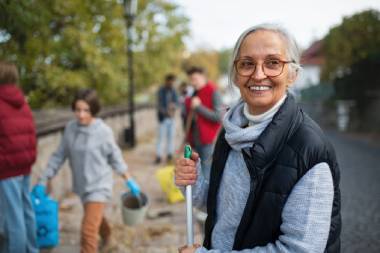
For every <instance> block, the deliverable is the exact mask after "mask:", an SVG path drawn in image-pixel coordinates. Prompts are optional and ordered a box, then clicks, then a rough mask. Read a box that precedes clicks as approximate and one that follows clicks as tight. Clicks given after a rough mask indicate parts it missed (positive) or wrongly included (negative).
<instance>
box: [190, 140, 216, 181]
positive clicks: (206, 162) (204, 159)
mask: <svg viewBox="0 0 380 253" xmlns="http://www.w3.org/2000/svg"><path fill="white" fill-rule="evenodd" d="M194 148H195V151H196V152H198V154H199V158H200V159H201V168H202V173H203V177H204V178H205V179H206V180H207V181H210V170H211V164H212V153H213V152H214V144H206V145H201V144H195V145H194Z"/></svg>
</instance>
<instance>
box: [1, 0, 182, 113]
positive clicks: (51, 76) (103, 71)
mask: <svg viewBox="0 0 380 253" xmlns="http://www.w3.org/2000/svg"><path fill="white" fill-rule="evenodd" d="M36 6H38V8H36ZM178 8H179V6H178V5H176V4H173V3H170V2H169V1H168V0H161V1H154V0H142V1H140V2H139V13H138V15H137V19H136V21H135V27H136V29H135V36H134V38H133V39H134V41H135V43H134V45H133V46H134V49H135V51H136V54H135V66H134V67H135V68H134V70H135V76H136V82H135V84H136V86H137V90H139V89H140V90H141V89H142V88H144V87H146V86H149V85H151V84H152V83H153V82H154V81H155V80H157V79H158V78H160V77H161V76H163V75H164V74H165V72H166V71H169V70H176V69H178V67H177V66H179V65H180V61H181V56H182V52H183V49H184V43H183V38H184V37H185V36H186V35H187V34H188V28H187V25H188V19H187V18H186V17H185V16H183V15H182V14H181V13H180V12H179V11H178ZM0 10H1V13H2V14H1V18H0V57H1V58H4V59H8V60H12V61H14V62H16V63H17V64H18V66H19V68H20V72H21V76H22V79H21V84H22V87H23V89H24V91H25V93H26V94H27V95H28V99H29V101H30V103H31V105H32V107H34V108H36V107H47V106H56V105H67V104H69V102H70V100H71V97H72V94H73V93H74V92H75V91H76V90H77V89H78V88H80V87H93V88H96V89H97V90H98V92H99V93H100V94H101V97H102V99H103V101H104V102H105V103H107V104H110V103H118V102H120V101H122V100H123V99H125V97H126V94H127V76H126V75H127V74H126V73H127V72H126V69H127V66H126V64H127V63H126V62H127V60H126V48H127V47H126V41H127V40H126V27H125V19H124V11H123V1H122V0H109V1H104V0H83V1H75V0H66V1H59V0H35V1H22V0H12V1H8V0H0Z"/></svg>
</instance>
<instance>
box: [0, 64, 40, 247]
mask: <svg viewBox="0 0 380 253" xmlns="http://www.w3.org/2000/svg"><path fill="white" fill-rule="evenodd" d="M17 83H18V71H17V68H16V66H15V65H14V64H12V63H8V62H4V61H0V252H14V253H24V252H25V253H26V252H28V253H31V252H32V253H34V252H38V248H37V240H36V229H35V228H36V224H35V217H34V212H33V208H32V202H31V200H30V195H29V184H30V172H31V167H32V164H33V163H34V161H35V160H36V149H37V148H36V143H37V142H36V131H35V126H34V121H33V116H32V112H31V110H30V108H29V105H28V103H27V102H26V100H25V98H24V95H23V93H22V91H21V90H20V89H19V88H18V87H17Z"/></svg>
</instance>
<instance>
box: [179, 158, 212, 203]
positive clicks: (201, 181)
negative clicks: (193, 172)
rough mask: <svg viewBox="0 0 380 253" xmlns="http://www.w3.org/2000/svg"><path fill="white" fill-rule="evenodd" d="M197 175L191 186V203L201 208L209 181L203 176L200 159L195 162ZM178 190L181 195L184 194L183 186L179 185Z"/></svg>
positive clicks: (205, 197)
mask: <svg viewBox="0 0 380 253" xmlns="http://www.w3.org/2000/svg"><path fill="white" fill-rule="evenodd" d="M197 175H198V178H197V181H196V182H195V184H194V185H193V188H192V193H193V204H194V206H195V207H197V208H199V209H202V208H204V207H205V206H206V203H207V194H208V187H209V182H208V181H207V180H206V179H205V178H204V176H203V173H202V170H201V162H200V159H199V161H198V163H197ZM180 190H181V191H182V193H183V195H184V196H186V189H185V187H180Z"/></svg>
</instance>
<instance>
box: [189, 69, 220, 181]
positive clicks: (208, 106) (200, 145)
mask: <svg viewBox="0 0 380 253" xmlns="http://www.w3.org/2000/svg"><path fill="white" fill-rule="evenodd" d="M187 75H188V78H189V81H190V83H191V85H192V86H193V87H194V90H195V91H194V93H193V96H192V97H189V98H187V99H186V100H185V106H186V112H187V121H188V122H189V124H188V125H189V129H188V130H186V131H187V133H186V134H187V141H188V142H189V143H190V144H191V146H193V148H194V149H195V150H196V151H197V152H198V153H199V156H200V158H201V164H202V172H203V175H204V176H205V178H206V179H208V178H209V176H210V168H211V155H212V151H213V148H214V141H215V139H216V136H217V134H218V131H219V129H220V126H221V120H222V100H221V96H220V93H219V92H218V90H217V87H216V85H215V84H214V83H213V82H211V81H209V80H207V76H206V73H205V70H204V69H203V68H201V67H198V66H193V67H191V68H190V69H188V70H187Z"/></svg>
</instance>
